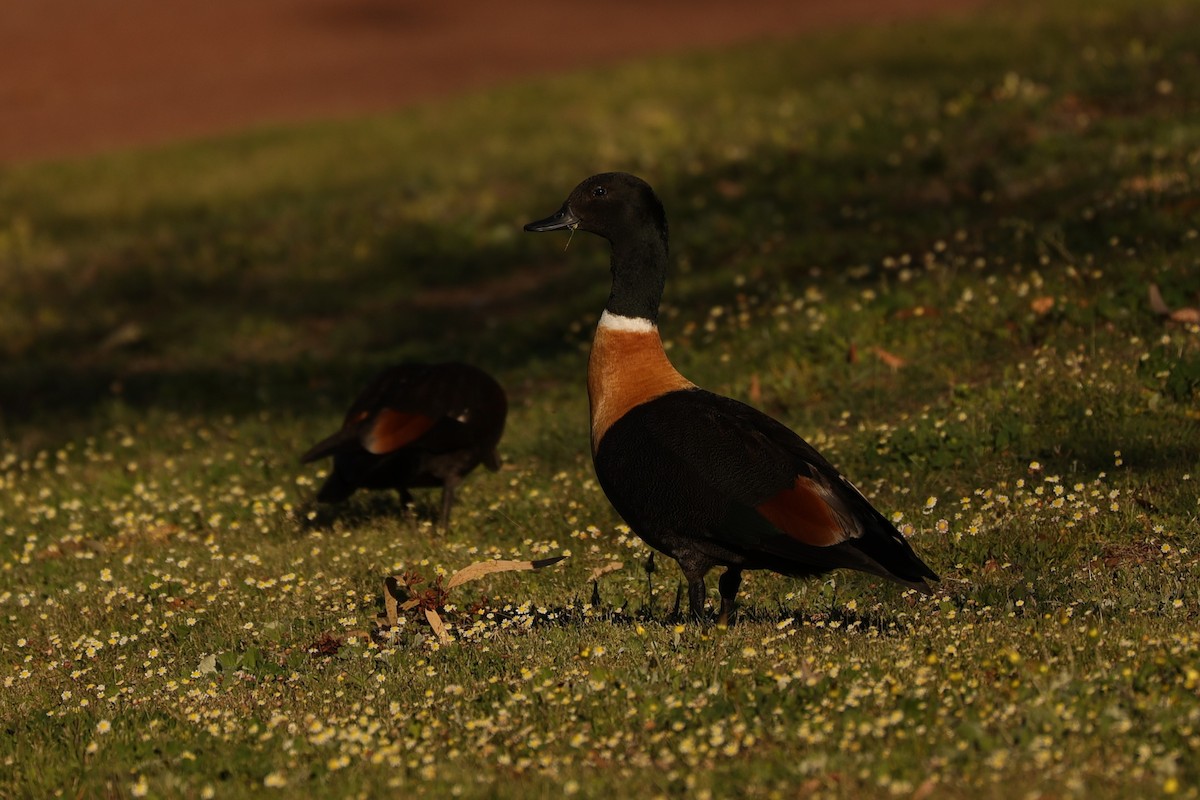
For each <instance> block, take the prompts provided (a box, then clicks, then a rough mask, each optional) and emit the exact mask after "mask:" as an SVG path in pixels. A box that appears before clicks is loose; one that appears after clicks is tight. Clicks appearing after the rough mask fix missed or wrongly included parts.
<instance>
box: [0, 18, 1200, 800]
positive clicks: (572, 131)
mask: <svg viewBox="0 0 1200 800" xmlns="http://www.w3.org/2000/svg"><path fill="white" fill-rule="evenodd" d="M1198 25H1200V12H1198V10H1197V8H1196V6H1195V5H1193V4H1189V3H1174V2H1171V3H1163V4H1154V5H1153V6H1148V5H1146V4H1137V3H1132V2H1128V3H1125V2H1106V3H1100V4H1095V3H1089V4H1083V3H1056V4H1053V5H1048V4H1037V5H1034V4H1027V5H1022V6H1019V7H1017V8H1016V9H1015V10H1014V9H1012V8H1010V9H1008V10H1007V11H1006V12H1005V13H1003V14H1002V13H1000V12H999V11H996V12H993V13H992V14H990V15H987V16H984V17H981V18H977V19H974V20H964V21H957V22H938V23H921V24H920V25H911V26H906V27H901V28H888V29H874V28H863V29H854V30H848V31H844V32H841V33H837V34H832V35H826V36H821V37H812V38H806V39H804V40H800V41H795V42H787V43H780V44H760V45H756V46H753V47H747V48H742V49H736V50H731V51H728V52H721V53H697V54H693V55H688V56H682V57H673V58H669V59H656V60H648V61H643V62H638V63H633V64H630V65H628V66H625V67H621V68H618V69H613V70H607V71H602V72H593V73H582V74H576V75H569V76H564V77H558V78H553V79H547V80H544V81H541V82H538V83H534V84H530V85H527V86H520V87H514V88H512V89H507V90H504V91H499V92H494V93H489V94H484V95H477V96H472V97H467V98H463V99H459V100H454V101H451V102H446V103H439V104H431V105H427V106H423V107H421V108H419V109H416V110H413V111H411V112H405V113H403V114H398V115H393V116H388V117H381V118H373V119H367V120H362V121H356V122H343V123H331V124H325V125H320V126H314V127H306V128H299V129H283V130H266V131H259V132H254V133H251V134H247V135H245V136H242V137H238V138H233V139H221V140H214V141H204V142H195V143H189V144H185V145H179V146H173V147H169V148H164V149H161V150H156V151H150V152H135V153H125V154H117V155H113V156H109V157H105V158H97V159H88V160H85V161H66V162H60V163H46V164H37V165H31V166H24V167H9V168H7V169H6V170H5V171H3V172H0V351H2V354H3V355H2V358H0V409H2V411H0V414H2V416H0V439H2V440H3V445H2V449H0V489H2V490H3V492H2V493H0V533H2V534H3V535H2V536H0V565H2V566H0V569H2V571H3V575H4V582H3V589H2V590H0V614H2V615H3V619H4V620H5V631H4V636H3V637H2V638H0V654H2V658H0V662H2V664H0V673H2V676H0V681H2V686H3V688H2V690H0V721H2V722H3V726H4V728H5V732H6V734H7V735H6V736H4V737H2V738H0V763H2V764H3V769H2V770H0V795H3V796H6V797H8V796H11V797H51V796H71V797H76V796H104V797H124V796H164V797H210V796H215V797H241V796H251V795H270V794H274V793H279V794H282V793H284V792H289V793H299V794H301V795H303V796H311V797H343V796H356V795H357V796H364V797H369V796H379V795H381V794H383V793H384V792H389V791H400V792H403V793H405V794H408V795H411V796H431V797H445V796H447V795H451V796H464V797H479V796H512V797H517V796H520V797H559V796H561V795H562V794H575V795H578V796H604V795H611V794H612V793H616V792H629V791H630V790H632V789H634V788H635V787H636V791H639V792H646V793H648V794H649V795H650V796H656V797H657V796H663V797H671V796H682V795H687V796H695V797H706V796H731V795H737V796H744V797H794V796H797V795H804V796H811V797H842V796H847V797H884V796H901V797H916V798H922V797H949V798H956V797H972V798H978V797H1059V796H1089V797H1129V796H1148V795H1149V796H1153V795H1158V794H1165V795H1178V796H1184V797H1196V796H1197V793H1198V791H1200V790H1198V788H1197V787H1198V784H1200V768H1198V767H1197V764H1200V625H1198V624H1197V623H1198V621H1200V590H1198V589H1197V587H1198V586H1200V581H1198V578H1200V566H1198V562H1197V552H1196V545H1195V535H1196V531H1197V530H1198V527H1200V520H1198V515H1200V504H1198V501H1197V497H1198V495H1200V492H1198V491H1197V486H1198V483H1200V413H1198V412H1197V408H1200V327H1198V326H1196V325H1194V324H1185V323H1178V322H1172V321H1169V320H1166V319H1164V318H1163V317H1161V316H1159V315H1156V314H1155V313H1153V312H1152V310H1151V309H1150V305H1149V302H1148V299H1147V291H1148V286H1149V284H1151V283H1156V284H1157V285H1158V286H1159V287H1160V288H1161V290H1162V294H1163V297H1164V299H1165V301H1166V303H1167V304H1168V305H1169V306H1170V307H1171V308H1173V309H1175V308H1181V307H1195V306H1196V305H1197V304H1198V302H1200V298H1198V295H1200V234H1198V230H1197V229H1198V227H1200V222H1198V209H1200V186H1198V184H1197V180H1196V177H1195V176H1196V175H1197V174H1200V70H1198V69H1197V66H1198V65H1197V62H1196V36H1195V31H1196V30H1198V29H1200V27H1198ZM612 168H619V169H626V170H629V171H634V172H637V173H639V174H641V175H643V176H645V177H646V178H648V179H649V180H650V181H651V182H652V183H653V184H654V185H655V186H656V187H657V188H658V189H659V190H660V193H661V194H662V196H663V198H664V201H665V202H666V205H667V209H668V214H669V216H670V218H671V221H672V235H673V238H672V243H673V251H674V252H673V272H672V274H671V275H670V277H669V282H668V286H667V295H666V306H665V308H664V314H663V318H662V328H663V331H664V335H665V337H666V338H667V339H668V340H669V346H670V348H671V353H672V357H673V358H674V359H675V360H676V362H677V365H678V366H679V367H680V369H681V370H682V371H683V372H684V373H685V374H686V375H688V376H689V377H690V378H692V379H693V380H695V381H696V382H697V383H699V384H701V385H704V386H706V387H708V388H711V389H714V390H718V391H721V392H724V393H727V394H730V395H732V396H735V397H739V398H743V399H749V400H751V401H753V402H754V403H755V404H757V405H759V406H760V407H763V408H765V409H766V410H768V411H770V412H771V413H773V414H775V415H776V416H778V417H779V418H781V419H783V420H785V421H787V422H788V423H789V424H790V425H792V426H793V427H794V428H795V429H796V430H797V431H799V432H800V433H801V434H802V435H804V436H805V437H806V438H808V439H809V440H810V441H811V442H813V443H814V444H815V445H816V446H818V447H819V448H820V449H821V450H823V451H824V452H825V453H826V454H827V455H828V456H829V457H830V458H831V460H832V461H834V463H836V464H838V465H839V466H840V467H842V468H843V469H844V470H845V471H846V472H847V473H848V474H849V475H850V476H852V477H853V478H854V479H855V481H856V482H857V483H858V484H859V485H860V486H861V487H862V488H863V490H864V491H865V492H866V493H867V494H868V495H869V496H870V497H872V499H873V500H874V502H875V503H876V504H877V505H878V506H879V507H880V508H881V509H883V510H884V511H885V513H888V514H892V515H894V517H895V518H896V519H897V520H898V524H900V525H902V526H903V527H904V529H905V531H906V532H907V533H908V534H909V535H910V536H911V537H912V540H913V544H914V546H915V547H916V549H917V550H918V551H919V552H920V553H921V554H922V555H923V556H924V557H925V558H926V560H928V561H929V562H930V563H931V564H932V565H934V567H935V568H936V569H937V570H938V571H940V572H941V574H942V576H943V578H944V580H943V582H942V584H941V585H940V587H939V592H938V594H937V595H936V596H934V597H931V598H924V597H918V596H916V595H914V594H913V593H911V592H905V591H901V590H899V589H897V588H896V587H893V586H890V585H882V584H880V582H878V581H876V580H874V579H872V578H869V577H865V576H861V575H852V574H835V575H832V576H829V577H828V578H826V579H824V580H817V581H810V582H798V581H792V580H787V579H784V578H780V577H778V576H774V575H770V574H765V573H754V574H752V575H751V576H749V578H748V580H747V582H746V584H745V585H744V587H743V590H742V594H741V598H740V599H741V601H742V616H741V619H740V621H739V622H738V624H737V625H735V626H733V627H731V628H729V629H727V630H722V629H715V628H706V627H698V626H687V627H681V626H677V625H676V624H675V623H674V622H673V621H672V620H671V619H670V617H669V615H670V610H671V607H672V605H673V603H674V598H675V594H676V589H677V586H678V583H679V580H680V576H679V574H678V571H677V569H676V568H675V566H674V565H673V564H669V563H667V562H665V561H660V562H659V563H658V569H657V570H656V571H654V572H653V573H651V574H650V576H649V585H648V582H647V574H646V573H645V572H644V571H643V564H644V562H645V560H646V557H647V555H648V551H647V549H646V548H645V546H644V545H642V544H641V543H640V541H639V540H637V538H636V537H634V536H633V535H632V534H630V533H629V532H628V531H627V530H626V529H625V528H624V527H623V526H622V525H621V524H620V520H619V519H618V518H617V517H616V516H615V515H614V513H613V512H612V510H611V509H610V507H609V506H608V504H607V502H606V501H605V499H604V497H603V495H602V493H601V492H600V491H599V489H598V487H597V485H596V483H595V480H594V478H593V476H592V473H591V466H590V463H589V460H588V457H587V437H586V398H585V394H584V388H583V371H584V359H585V355H584V354H585V351H586V348H587V342H588V339H589V336H590V327H591V324H592V323H593V321H594V320H595V318H596V316H597V314H598V312H599V310H600V307H601V305H602V303H603V299H604V297H605V292H606V290H607V284H606V280H607V270H606V264H605V261H606V258H607V254H606V252H605V248H604V247H603V246H602V243H600V242H598V241H596V240H589V239H586V238H580V237H576V239H575V240H574V241H573V242H571V245H570V249H569V250H568V251H567V252H565V253H564V252H562V249H561V245H562V244H565V238H564V239H563V240H562V242H561V243H556V242H555V240H554V239H547V238H546V237H532V236H524V235H522V234H521V233H520V232H519V230H520V224H521V223H523V222H525V221H528V220H530V219H534V218H538V217H541V216H544V215H545V214H547V213H549V212H551V211H553V210H554V209H555V208H557V206H558V205H559V203H561V201H562V199H563V197H565V195H566V193H567V191H568V190H569V189H570V188H571V187H572V186H574V185H575V183H576V182H577V181H578V180H579V179H581V178H582V177H584V176H586V175H588V174H590V173H592V172H596V171H600V170H602V169H612ZM405 358H424V359H443V358H461V359H467V360H470V361H473V362H475V363H478V364H480V365H481V366H484V367H485V368H487V369H489V370H491V371H493V372H495V373H496V374H497V375H498V376H499V377H500V379H501V380H502V382H503V383H504V384H505V385H506V387H507V388H508V390H509V393H510V396H511V398H512V401H513V402H512V412H511V414H510V418H509V427H508V432H507V435H506V438H505V439H504V441H503V442H502V450H503V453H504V456H505V459H506V465H505V468H504V469H503V470H502V471H501V472H500V473H497V474H480V475H476V476H472V478H471V479H470V481H469V482H468V483H467V484H466V485H465V487H464V488H463V491H462V493H461V505H460V507H459V508H458V512H457V519H456V523H455V525H454V528H453V530H452V531H451V532H449V533H447V534H439V533H436V532H435V531H434V530H433V529H432V527H431V526H430V524H429V521H428V512H429V508H430V507H432V506H433V505H434V504H435V503H436V498H435V497H428V496H426V497H423V498H422V502H423V503H424V505H422V507H421V508H419V509H418V513H417V514H416V515H415V516H413V515H407V514H404V513H402V510H401V509H399V508H398V507H397V506H396V504H395V503H394V502H393V501H392V500H390V499H389V498H387V497H383V496H373V497H371V496H362V497H361V498H358V499H356V500H355V501H354V502H353V503H351V504H350V506H349V507H348V508H347V509H345V510H343V511H342V512H341V513H340V514H337V515H331V514H327V513H321V514H317V513H316V512H315V511H314V510H313V509H312V507H311V505H310V502H309V498H310V497H311V494H312V492H313V491H314V488H315V486H316V485H317V483H318V481H319V480H320V472H319V470H315V469H308V468H301V467H299V466H298V465H297V464H296V457H297V455H298V454H299V453H300V452H301V451H302V450H303V449H304V448H305V447H306V446H307V445H308V444H310V443H311V442H312V441H315V440H316V439H317V438H318V437H319V436H321V435H324V434H325V433H328V432H329V431H330V430H331V429H332V427H333V426H334V425H336V424H337V422H338V420H339V419H340V414H341V412H342V411H343V410H344V407H345V405H346V404H347V403H348V402H349V400H350V399H351V398H352V396H353V394H354V392H355V391H356V390H357V389H358V388H359V387H360V386H361V385H362V384H363V382H364V381H365V380H366V379H367V378H368V377H369V376H370V374H371V373H372V372H373V371H374V370H376V369H377V368H379V367H381V366H383V365H384V364H387V363H389V362H392V361H395V360H400V359H405ZM559 554H569V555H570V558H569V559H568V560H566V561H565V562H563V563H561V564H559V565H557V566H555V567H551V568H549V569H547V570H545V571H542V572H538V573H527V574H506V575H495V576H490V577H488V578H485V579H483V580H482V581H480V582H478V583H472V584H468V585H467V586H465V587H463V588H462V589H456V590H454V593H453V594H452V595H451V597H450V604H449V605H448V606H447V607H446V608H445V609H444V610H443V611H444V613H443V617H444V618H445V619H446V621H447V623H448V624H449V625H450V629H451V635H452V638H453V641H452V642H451V643H449V644H443V643H440V642H438V641H437V639H436V637H433V636H432V635H431V632H430V629H429V628H428V626H427V625H426V624H425V621H424V618H423V617H422V616H420V615H419V614H417V615H409V616H406V617H405V618H404V621H403V622H402V624H401V625H400V626H399V627H398V629H397V630H395V631H394V632H392V633H390V634H387V635H386V636H381V635H378V634H376V633H375V632H374V624H375V623H374V620H375V617H376V614H378V613H379V612H380V611H382V607H383V606H382V580H383V578H384V577H385V576H387V575H392V574H399V573H402V572H411V573H417V574H419V575H420V576H421V577H422V578H423V579H424V580H425V581H426V582H431V581H433V580H434V579H435V577H436V576H438V575H445V574H449V573H450V572H453V571H455V570H456V569H458V568H461V567H463V566H465V565H467V564H469V563H471V562H474V561H477V560H480V559H488V558H498V557H503V558H541V557H546V556H552V555H559ZM612 562H621V563H622V566H621V567H619V568H617V569H615V571H612V572H609V573H608V574H605V575H604V576H602V577H601V578H599V579H598V582H597V586H596V588H597V591H598V602H593V600H596V598H595V597H593V584H592V583H591V582H590V581H589V575H590V574H591V573H592V571H593V570H594V569H597V568H600V567H603V566H604V565H606V564H610V563H612ZM460 593H461V594H460Z"/></svg>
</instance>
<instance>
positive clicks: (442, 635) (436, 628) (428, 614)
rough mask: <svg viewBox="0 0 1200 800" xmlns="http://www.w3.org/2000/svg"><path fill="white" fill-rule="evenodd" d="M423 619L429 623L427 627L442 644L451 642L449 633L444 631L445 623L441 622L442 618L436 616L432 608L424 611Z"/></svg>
mask: <svg viewBox="0 0 1200 800" xmlns="http://www.w3.org/2000/svg"><path fill="white" fill-rule="evenodd" d="M425 619H426V620H428V621H429V627H431V628H433V632H434V633H436V634H437V637H438V638H439V639H441V641H442V644H447V643H449V642H450V641H451V639H450V632H449V631H448V630H446V625H445V623H443V622H442V618H441V617H439V616H438V613H437V612H436V611H434V610H433V609H432V608H427V609H425Z"/></svg>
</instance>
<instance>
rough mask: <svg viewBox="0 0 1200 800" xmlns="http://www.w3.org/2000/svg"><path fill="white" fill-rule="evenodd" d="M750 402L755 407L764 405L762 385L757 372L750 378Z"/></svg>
mask: <svg viewBox="0 0 1200 800" xmlns="http://www.w3.org/2000/svg"><path fill="white" fill-rule="evenodd" d="M748 394H749V395H750V402H751V403H754V405H756V406H758V405H762V383H761V382H760V381H759V379H758V373H757V372H755V373H754V374H753V375H751V376H750V391H749V393H748Z"/></svg>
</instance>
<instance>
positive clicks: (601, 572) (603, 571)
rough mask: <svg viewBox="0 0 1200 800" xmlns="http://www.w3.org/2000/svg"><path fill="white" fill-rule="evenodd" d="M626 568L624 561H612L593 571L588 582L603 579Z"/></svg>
mask: <svg viewBox="0 0 1200 800" xmlns="http://www.w3.org/2000/svg"><path fill="white" fill-rule="evenodd" d="M624 566H625V562H624V561H610V562H608V563H607V564H602V565H601V566H599V567H596V568H595V569H594V570H592V574H591V575H589V576H588V580H589V581H594V580H596V579H598V578H603V577H604V576H605V575H607V574H608V573H610V572H616V571H617V570H619V569H621V568H622V567H624Z"/></svg>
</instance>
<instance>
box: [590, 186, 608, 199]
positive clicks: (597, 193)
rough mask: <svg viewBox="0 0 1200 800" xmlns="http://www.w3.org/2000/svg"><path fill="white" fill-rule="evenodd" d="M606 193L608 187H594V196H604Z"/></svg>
mask: <svg viewBox="0 0 1200 800" xmlns="http://www.w3.org/2000/svg"><path fill="white" fill-rule="evenodd" d="M606 194H608V189H605V188H604V187H603V186H597V187H596V188H594V189H592V197H604V195H606Z"/></svg>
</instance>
